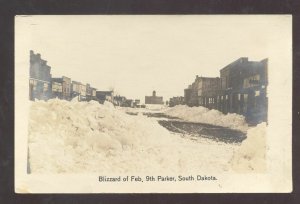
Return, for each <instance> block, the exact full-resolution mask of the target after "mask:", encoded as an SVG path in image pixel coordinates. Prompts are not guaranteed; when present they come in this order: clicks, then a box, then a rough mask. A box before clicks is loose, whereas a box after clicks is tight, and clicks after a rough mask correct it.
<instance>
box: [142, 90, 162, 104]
mask: <svg viewBox="0 0 300 204" xmlns="http://www.w3.org/2000/svg"><path fill="white" fill-rule="evenodd" d="M145 104H164V101H163V97H162V96H156V91H153V92H152V96H145Z"/></svg>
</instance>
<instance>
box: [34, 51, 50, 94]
mask: <svg viewBox="0 0 300 204" xmlns="http://www.w3.org/2000/svg"><path fill="white" fill-rule="evenodd" d="M50 97H51V67H50V66H49V65H47V61H46V60H43V59H42V58H41V55H40V54H39V53H37V54H34V52H33V51H32V50H31V51H30V69H29V99H30V100H34V99H39V100H48V99H49V98H50Z"/></svg>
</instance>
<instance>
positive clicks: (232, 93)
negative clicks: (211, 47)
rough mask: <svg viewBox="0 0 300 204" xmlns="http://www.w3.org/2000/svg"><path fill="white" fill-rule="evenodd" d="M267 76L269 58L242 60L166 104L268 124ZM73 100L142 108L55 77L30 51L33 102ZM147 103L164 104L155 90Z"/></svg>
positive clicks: (198, 79)
mask: <svg viewBox="0 0 300 204" xmlns="http://www.w3.org/2000/svg"><path fill="white" fill-rule="evenodd" d="M267 75H268V60H267V59H263V60H261V61H249V60H248V58H246V57H241V58H239V59H237V60H236V61H234V62H232V63H230V64H228V65H227V66H225V67H223V68H221V69H220V76H218V77H203V76H200V77H199V75H196V78H195V81H194V82H192V83H191V84H190V85H189V86H188V87H187V88H186V89H184V96H174V97H172V98H170V99H169V101H167V102H166V104H168V105H169V106H170V107H174V106H176V105H187V106H190V107H193V106H203V107H206V108H209V109H216V110H219V111H221V112H222V113H224V114H227V113H237V114H240V115H243V116H245V118H246V120H247V121H248V122H249V123H254V124H258V123H260V122H263V121H267V110H268V99H267V94H266V88H267V86H268V77H267ZM74 97H78V100H79V101H90V100H96V101H98V102H99V103H104V101H109V102H111V103H113V104H114V105H116V106H123V107H137V108H140V107H142V106H143V105H142V104H140V100H139V99H135V100H134V99H127V98H126V97H125V96H120V95H116V96H115V93H114V91H100V90H97V89H96V88H94V87H92V86H91V85H90V84H89V83H87V84H84V83H81V82H78V81H74V80H71V78H70V77H66V76H62V77H58V78H57V77H54V78H53V77H52V75H51V67H50V66H49V65H47V61H46V60H44V59H42V58H41V55H40V54H38V53H37V54H34V52H33V51H30V78H29V98H30V100H34V99H39V100H48V99H50V98H59V99H64V100H71V99H72V98H74ZM145 104H164V101H163V97H162V96H157V95H156V91H155V90H154V91H153V92H152V95H151V96H145Z"/></svg>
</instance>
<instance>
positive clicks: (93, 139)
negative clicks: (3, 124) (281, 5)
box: [15, 15, 292, 193]
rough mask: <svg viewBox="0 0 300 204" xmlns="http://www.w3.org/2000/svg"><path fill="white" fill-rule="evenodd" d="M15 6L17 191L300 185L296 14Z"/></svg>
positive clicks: (233, 188) (233, 189) (237, 188)
mask: <svg viewBox="0 0 300 204" xmlns="http://www.w3.org/2000/svg"><path fill="white" fill-rule="evenodd" d="M15 20H16V27H15V28H16V34H15V38H16V39H15V40H16V43H15V44H16V45H15V50H16V58H15V66H16V68H15V72H16V76H15V81H16V84H15V86H16V97H15V98H16V102H15V105H16V136H15V139H16V140H15V141H16V142H15V151H16V158H15V165H16V169H15V177H16V192H17V193H43V192H46V193H49V192H50V193H53V192H55V193H66V192H72V193H101V192H110V193H114V192H120V193H126V192H132V193H142V192H148V193H149V192H155V193H160V192H169V193H172V192H181V193H194V192H196V193H202V192H203V193H204V192H212V193H213V192H226V193H229V192H290V191H291V190H292V183H291V115H290V114H291V112H290V111H291V110H290V109H291V93H290V92H291V77H292V74H291V73H292V72H291V45H292V44H291V16H289V15H269V16H268V15H265V16H260V15H257V16H255V15H252V16H247V15H244V16H234V15H232V16H222V15H219V16H218V15H216V16H205V15H202V16H200V15H199V16H198V15H194V16H189V15H185V16H183V15H173V16H160V15H157V16H154V15H152V16H147V15H145V16H130V15H125V16H109V15H102V16H46V15H44V16H16V17H15ZM283 68H284V69H283ZM262 180H263V181H264V183H265V184H261V182H260V181H262ZM75 183H76V184H75ZM245 184H246V185H245Z"/></svg>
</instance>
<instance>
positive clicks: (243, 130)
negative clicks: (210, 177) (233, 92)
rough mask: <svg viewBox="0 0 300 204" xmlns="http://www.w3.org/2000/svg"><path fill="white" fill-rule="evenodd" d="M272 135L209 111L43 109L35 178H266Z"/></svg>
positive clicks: (35, 121) (37, 108)
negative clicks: (257, 174)
mask: <svg viewBox="0 0 300 204" xmlns="http://www.w3.org/2000/svg"><path fill="white" fill-rule="evenodd" d="M265 127H266V125H265V124H260V125H258V126H257V127H254V128H249V127H248V125H247V124H246V122H245V120H244V118H243V117H242V116H240V115H237V114H227V115H223V114H222V113H220V112H218V111H216V110H208V109H206V108H203V107H193V108H189V107H187V106H175V107H173V108H168V107H164V106H152V107H151V106H148V107H146V108H145V109H143V108H135V109H134V108H121V107H114V106H113V105H112V104H111V103H106V102H105V103H104V105H102V104H99V103H98V102H96V101H90V102H78V101H71V102H69V101H64V100H59V99H51V100H49V101H48V102H44V101H36V102H31V109H30V124H29V141H28V142H29V164H30V172H31V173H87V172H101V173H126V172H130V173H158V172H159V173H169V172H172V173H195V172H224V171H227V172H228V171H245V170H247V171H249V170H251V171H262V170H264V168H263V167H264V157H265V142H264V139H265V134H264V133H265ZM246 136H247V139H245V138H246ZM258 142H259V143H258ZM254 147H255V148H254ZM245 158H246V159H245Z"/></svg>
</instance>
